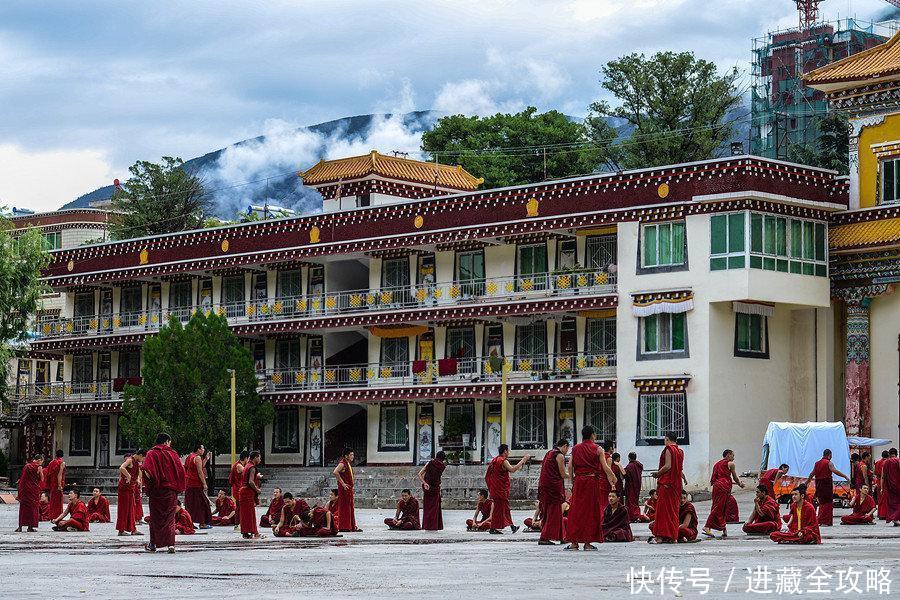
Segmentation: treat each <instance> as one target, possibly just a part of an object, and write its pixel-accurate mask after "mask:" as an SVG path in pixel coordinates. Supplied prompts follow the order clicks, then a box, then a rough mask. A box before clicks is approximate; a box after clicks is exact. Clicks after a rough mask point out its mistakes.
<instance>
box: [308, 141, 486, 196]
mask: <svg viewBox="0 0 900 600" xmlns="http://www.w3.org/2000/svg"><path fill="white" fill-rule="evenodd" d="M298 175H299V176H300V177H301V178H302V179H303V183H305V184H307V185H320V184H325V183H335V182H338V181H342V180H348V179H358V178H361V177H366V176H369V175H379V176H381V177H385V178H390V179H400V180H404V181H410V182H414V183H420V184H426V185H434V186H440V187H445V188H452V189H459V190H475V189H478V186H479V185H481V184H482V183H484V179H483V178H479V177H475V176H474V175H472V174H471V173H469V172H468V171H466V170H465V169H463V168H462V166H461V165H455V166H452V165H445V164H441V163H436V162H430V161H423V160H415V159H412V158H402V157H399V156H387V155H384V154H381V153H380V152H378V151H377V150H372V151H371V152H370V153H368V154H363V155H361V156H348V157H345V158H337V159H333V160H324V159H323V160H320V161H319V162H317V163H316V164H315V165H313V166H312V167H310V168H309V169H307V170H306V171H300V172H299V173H298Z"/></svg>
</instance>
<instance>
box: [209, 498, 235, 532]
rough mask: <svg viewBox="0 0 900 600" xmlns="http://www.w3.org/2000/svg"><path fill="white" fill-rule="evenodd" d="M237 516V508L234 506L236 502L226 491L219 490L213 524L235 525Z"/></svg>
mask: <svg viewBox="0 0 900 600" xmlns="http://www.w3.org/2000/svg"><path fill="white" fill-rule="evenodd" d="M236 514H237V507H236V506H235V505H234V500H232V499H231V497H230V496H228V495H227V494H226V493H225V490H219V495H218V496H216V512H215V513H213V517H212V524H213V525H234V519H235V515H236Z"/></svg>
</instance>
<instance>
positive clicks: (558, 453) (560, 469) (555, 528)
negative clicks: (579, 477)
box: [538, 438, 569, 546]
mask: <svg viewBox="0 0 900 600" xmlns="http://www.w3.org/2000/svg"><path fill="white" fill-rule="evenodd" d="M568 452H569V440H567V439H565V438H563V439H561V440H559V441H558V442H556V446H554V447H553V449H552V450H550V452H548V453H547V454H546V455H544V460H543V461H542V462H541V478H540V479H539V480H538V512H539V513H540V515H539V516H540V520H541V538H540V539H539V540H538V544H539V545H541V546H552V545H554V543H555V542H562V541H564V540H565V539H566V534H565V530H564V529H563V509H562V506H563V502H565V501H566V478H567V477H568V473H567V472H566V454H568Z"/></svg>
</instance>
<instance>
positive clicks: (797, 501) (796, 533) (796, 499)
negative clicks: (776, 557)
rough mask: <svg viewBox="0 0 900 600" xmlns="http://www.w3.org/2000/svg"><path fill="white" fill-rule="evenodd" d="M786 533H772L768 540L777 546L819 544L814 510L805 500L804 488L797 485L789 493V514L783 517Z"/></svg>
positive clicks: (820, 541) (820, 539) (817, 524)
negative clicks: (785, 523)
mask: <svg viewBox="0 0 900 600" xmlns="http://www.w3.org/2000/svg"><path fill="white" fill-rule="evenodd" d="M784 520H785V521H787V522H788V530H787V531H773V532H772V533H770V534H769V538H770V539H771V540H772V541H773V542H777V543H779V544H821V543H822V537H821V536H820V535H819V522H818V521H817V520H816V509H815V508H813V505H812V503H811V502H810V501H809V500H807V499H806V486H805V485H802V484H801V485H798V486H797V487H795V488H794V491H793V492H791V506H790V513H789V514H787V515H785V516H784Z"/></svg>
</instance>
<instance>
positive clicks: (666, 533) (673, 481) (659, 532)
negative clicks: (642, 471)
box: [649, 431, 684, 544]
mask: <svg viewBox="0 0 900 600" xmlns="http://www.w3.org/2000/svg"><path fill="white" fill-rule="evenodd" d="M677 440H678V434H677V433H675V432H672V431H670V432H669V433H667V434H666V437H665V446H663V450H662V453H660V455H659V468H658V469H657V470H656V472H655V473H654V474H653V477H655V478H656V481H657V488H656V489H657V493H658V499H657V501H656V514H655V515H654V520H653V525H651V527H650V532H651V533H652V534H653V538H651V539H650V540H649V541H650V543H652V544H662V543H667V544H674V543H676V542H678V512H679V505H680V504H681V489H682V487H681V486H682V476H683V472H684V451H683V450H682V449H681V448H679V447H678V444H677Z"/></svg>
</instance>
